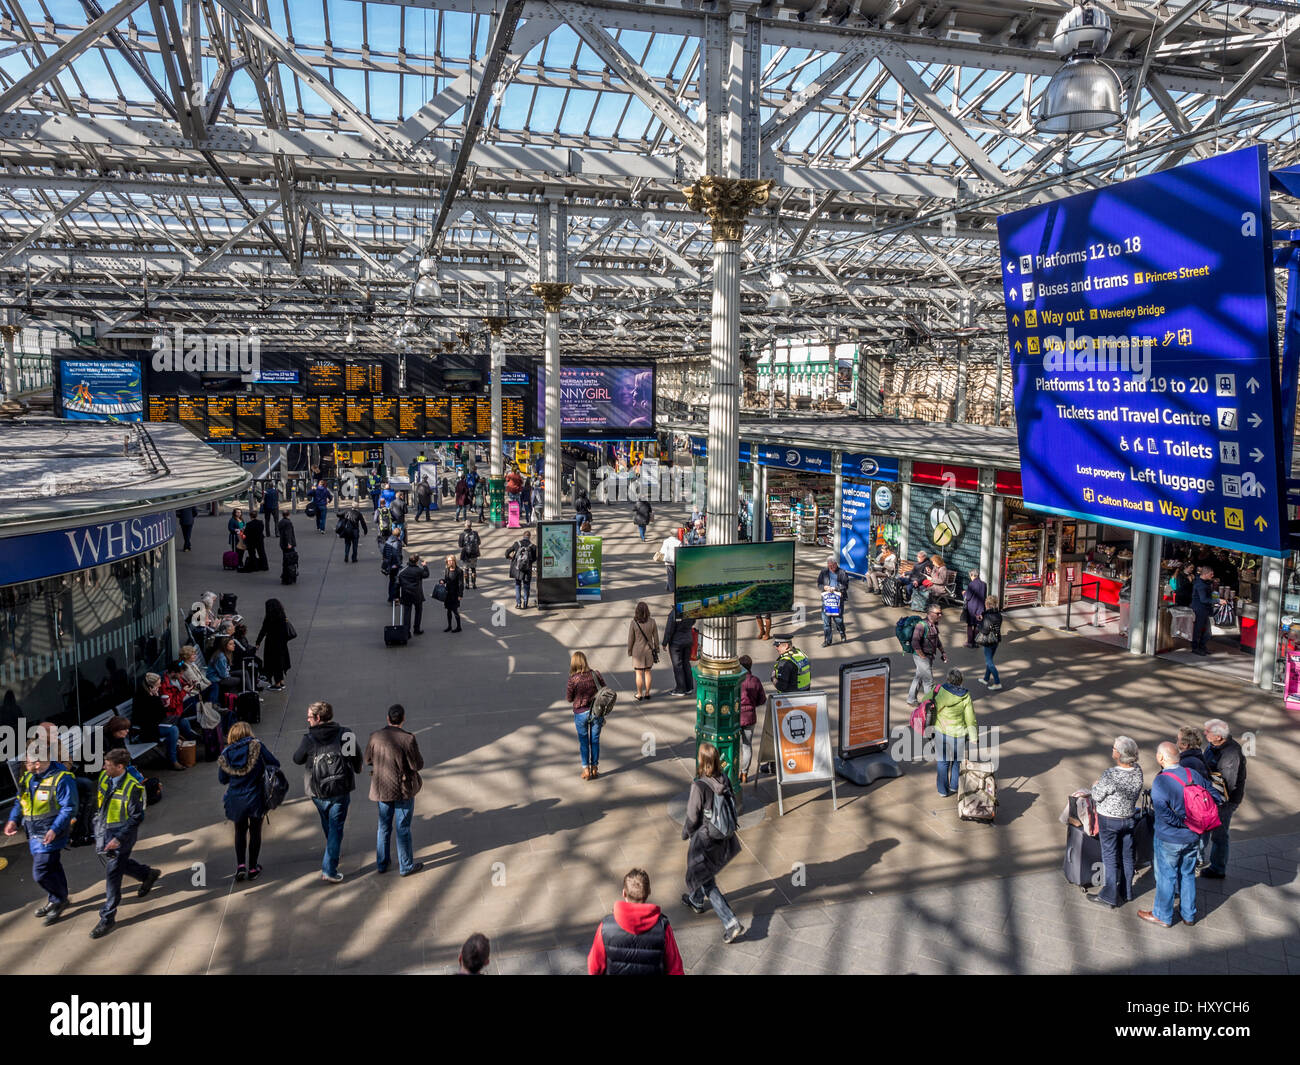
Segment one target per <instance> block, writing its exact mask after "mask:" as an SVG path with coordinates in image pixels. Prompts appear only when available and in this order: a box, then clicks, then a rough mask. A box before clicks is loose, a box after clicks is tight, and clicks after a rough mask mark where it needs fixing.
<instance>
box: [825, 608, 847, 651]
mask: <svg viewBox="0 0 1300 1065" xmlns="http://www.w3.org/2000/svg"><path fill="white" fill-rule="evenodd" d="M832 622H834V623H835V626H836V627H837V628H838V629H839V630H840V638H841V639H847V637H846V636H845V635H844V615H843V614H827V613H826V612H825V611H822V639H823V640H825V641H826V642H827V643H830V642H831V623H832Z"/></svg>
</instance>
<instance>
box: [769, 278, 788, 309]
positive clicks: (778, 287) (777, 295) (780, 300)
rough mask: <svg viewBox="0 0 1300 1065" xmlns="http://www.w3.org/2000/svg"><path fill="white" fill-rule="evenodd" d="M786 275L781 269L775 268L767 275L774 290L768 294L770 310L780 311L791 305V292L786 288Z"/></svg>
mask: <svg viewBox="0 0 1300 1065" xmlns="http://www.w3.org/2000/svg"><path fill="white" fill-rule="evenodd" d="M785 282H786V276H785V274H783V273H781V271H780V270H776V269H773V270H772V272H771V273H770V274H768V275H767V283H768V284H769V285H770V286H771V288H772V291H771V292H769V293H768V296H767V307H768V310H773V311H779V310H784V309H785V308H787V307H789V306H790V293H788V292H787V291H786V290H785Z"/></svg>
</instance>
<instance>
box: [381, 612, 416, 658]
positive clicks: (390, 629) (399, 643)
mask: <svg viewBox="0 0 1300 1065" xmlns="http://www.w3.org/2000/svg"><path fill="white" fill-rule="evenodd" d="M410 639H411V630H410V629H408V628H407V627H406V626H405V625H399V624H398V623H397V603H394V604H393V623H392V624H391V625H385V626H384V644H385V645H386V646H388V647H405V646H406V645H407V643H408V642H409V641H410Z"/></svg>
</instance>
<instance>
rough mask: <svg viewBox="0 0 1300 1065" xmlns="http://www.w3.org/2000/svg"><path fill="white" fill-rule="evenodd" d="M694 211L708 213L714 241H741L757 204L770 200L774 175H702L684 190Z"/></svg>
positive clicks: (760, 204) (687, 200)
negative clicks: (756, 176)
mask: <svg viewBox="0 0 1300 1065" xmlns="http://www.w3.org/2000/svg"><path fill="white" fill-rule="evenodd" d="M682 192H683V194H684V195H685V196H686V203H687V204H688V205H689V206H690V208H691V210H692V211H699V212H700V213H702V214H707V215H708V216H709V222H710V224H711V225H712V226H713V242H714V243H715V244H717V243H719V242H721V241H724V240H740V239H741V237H743V236H744V233H745V220H746V219H747V218H748V217H749V215H750V214H751V212H753V210H754V209H755V208H756V207H762V206H763V205H764V204H765V203H767V201H768V198H769V197H770V196H771V194H772V179H771V178H761V179H757V178H724V177H711V176H709V175H707V174H703V175H701V176H700V178H699V180H697V181H696V182H695V184H694V185H688V186H687V187H686V188H684V189H683V190H682Z"/></svg>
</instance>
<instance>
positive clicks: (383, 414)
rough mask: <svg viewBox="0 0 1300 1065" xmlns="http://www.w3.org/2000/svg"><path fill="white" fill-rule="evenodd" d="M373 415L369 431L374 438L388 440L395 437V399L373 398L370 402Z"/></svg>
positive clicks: (385, 397)
mask: <svg viewBox="0 0 1300 1065" xmlns="http://www.w3.org/2000/svg"><path fill="white" fill-rule="evenodd" d="M370 409H371V411H372V413H373V421H372V422H371V431H372V432H373V434H374V435H375V436H380V437H384V438H385V439H388V438H390V437H394V436H396V435H397V397H396V396H375V397H374V399H372V400H371V401H370Z"/></svg>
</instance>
